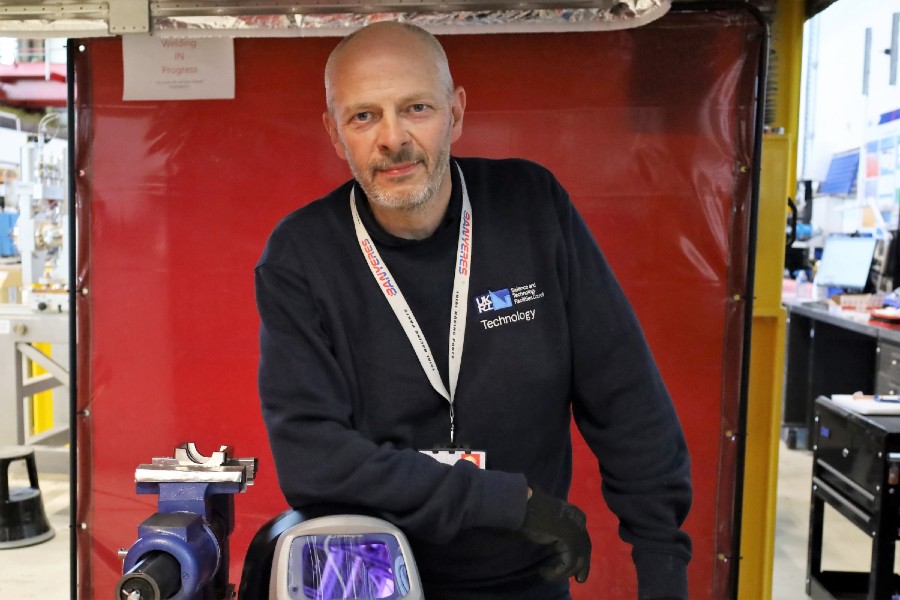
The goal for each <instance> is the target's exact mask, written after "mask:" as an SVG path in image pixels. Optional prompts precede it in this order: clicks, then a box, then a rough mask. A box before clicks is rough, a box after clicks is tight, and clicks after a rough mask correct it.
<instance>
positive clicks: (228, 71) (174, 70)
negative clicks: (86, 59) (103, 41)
mask: <svg viewBox="0 0 900 600" xmlns="http://www.w3.org/2000/svg"><path fill="white" fill-rule="evenodd" d="M122 62H123V65H124V69H125V92H124V94H123V95H122V99H123V100H208V99H214V98H234V40H233V39H231V38H203V39H192V38H166V37H151V36H148V35H124V36H122Z"/></svg>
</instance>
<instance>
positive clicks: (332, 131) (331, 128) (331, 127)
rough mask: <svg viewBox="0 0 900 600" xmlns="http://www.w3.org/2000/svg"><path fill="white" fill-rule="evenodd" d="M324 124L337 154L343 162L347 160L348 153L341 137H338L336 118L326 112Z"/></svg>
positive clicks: (323, 118) (323, 114) (323, 117)
mask: <svg viewBox="0 0 900 600" xmlns="http://www.w3.org/2000/svg"><path fill="white" fill-rule="evenodd" d="M322 122H323V123H324V124H325V131H327V132H328V137H329V138H331V145H332V146H334V152H335V154H337V155H338V158H340V159H341V160H347V153H346V152H345V151H344V145H343V144H342V143H341V138H340V136H338V130H337V123H336V122H335V120H334V117H332V116H331V114H330V113H329V112H328V111H325V112H324V113H322Z"/></svg>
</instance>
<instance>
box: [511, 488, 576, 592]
mask: <svg viewBox="0 0 900 600" xmlns="http://www.w3.org/2000/svg"><path fill="white" fill-rule="evenodd" d="M529 492H530V495H529V497H528V504H527V509H526V512H525V523H524V524H523V525H522V533H524V534H525V536H526V537H527V538H528V539H530V540H531V541H533V542H536V543H538V544H550V545H552V546H553V550H554V558H555V560H551V561H550V562H549V563H548V564H547V565H546V566H544V567H542V568H541V571H540V574H541V577H543V578H544V579H568V578H569V577H572V576H573V575H574V576H575V581H577V582H578V583H584V582H585V581H587V578H588V572H589V571H590V569H591V538H590V537H589V536H588V533H587V528H586V524H587V517H585V515H584V513H583V512H581V509H579V508H578V507H577V506H575V505H574V504H569V503H568V502H564V501H562V500H559V499H558V498H554V497H553V496H548V495H547V494H545V493H543V492H542V491H540V490H538V489H529Z"/></svg>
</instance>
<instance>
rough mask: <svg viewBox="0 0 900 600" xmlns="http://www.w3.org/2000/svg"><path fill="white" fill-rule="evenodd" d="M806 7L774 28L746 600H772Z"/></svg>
mask: <svg viewBox="0 0 900 600" xmlns="http://www.w3.org/2000/svg"><path fill="white" fill-rule="evenodd" d="M804 18H805V16H804V2H803V0H779V2H778V5H777V9H776V13H775V19H774V22H773V24H772V48H773V53H772V61H773V64H772V69H771V71H770V80H769V84H768V85H769V89H770V90H772V93H770V95H769V106H770V111H771V112H770V114H769V115H768V116H769V118H768V120H767V124H768V126H769V128H770V130H771V132H770V133H766V134H765V137H764V139H763V151H762V172H761V179H760V198H759V218H758V237H757V250H756V274H755V282H756V283H755V289H754V304H753V323H752V327H753V331H752V347H751V352H750V382H749V390H748V406H747V431H746V434H747V438H746V459H745V464H744V495H743V498H742V500H743V511H742V519H741V549H740V551H741V564H740V578H739V584H738V599H739V600H769V599H770V598H771V597H772V562H773V558H774V550H775V506H776V499H777V484H778V440H779V434H780V429H781V408H782V406H781V405H782V383H783V379H784V350H785V320H786V313H785V310H784V308H783V307H782V305H781V281H782V277H783V272H784V252H785V224H786V215H787V198H788V197H789V196H793V195H794V193H795V190H796V187H797V183H796V147H797V133H798V122H799V115H798V112H799V111H798V107H799V101H800V67H801V54H802V46H803V21H804Z"/></svg>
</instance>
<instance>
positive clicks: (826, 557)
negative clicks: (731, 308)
mask: <svg viewBox="0 0 900 600" xmlns="http://www.w3.org/2000/svg"><path fill="white" fill-rule="evenodd" d="M14 468H15V464H13V467H12V468H11V469H10V471H11V473H10V474H11V476H12V480H11V482H10V483H11V485H13V486H16V485H26V481H25V479H24V473H21V474H18V473H16V472H15V471H14ZM811 469H812V455H811V453H810V452H807V451H804V450H788V449H787V447H786V446H784V445H783V444H782V446H781V449H780V453H779V473H778V503H777V511H776V512H777V514H776V524H775V527H776V531H775V561H774V565H773V569H772V579H773V586H772V588H773V590H772V600H802V599H803V598H806V593H805V579H806V552H807V535H808V529H809V489H810V479H811V476H810V473H811ZM17 477H19V479H16V478H17ZM40 485H41V493H42V495H43V497H44V510H45V511H46V513H47V517H48V519H49V520H50V523H51V525H52V526H53V528H54V529H55V530H56V535H55V536H54V537H53V539H51V540H48V541H46V542H44V543H41V544H37V545H34V546H27V547H22V548H14V549H7V550H0V598H2V599H4V600H6V599H10V600H50V599H52V600H66V599H68V598H69V597H70V594H71V592H70V587H69V495H68V494H69V483H68V479H67V478H66V477H65V476H61V475H55V474H41V475H40ZM824 536H825V544H824V546H823V547H824V550H823V558H822V568H823V569H826V570H838V569H839V570H859V571H867V570H868V567H869V553H870V548H871V545H870V541H869V538H868V537H867V536H866V535H865V534H863V533H862V532H861V531H859V530H858V529H856V528H855V527H854V526H853V525H851V524H850V523H849V522H847V521H846V520H845V519H844V518H843V517H841V516H840V515H839V514H838V513H837V512H835V511H833V510H832V509H830V508H829V507H826V513H825V528H824ZM111 593H112V592H110V594H111ZM107 597H111V595H110V596H107ZM98 600H101V599H98Z"/></svg>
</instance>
